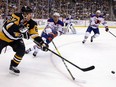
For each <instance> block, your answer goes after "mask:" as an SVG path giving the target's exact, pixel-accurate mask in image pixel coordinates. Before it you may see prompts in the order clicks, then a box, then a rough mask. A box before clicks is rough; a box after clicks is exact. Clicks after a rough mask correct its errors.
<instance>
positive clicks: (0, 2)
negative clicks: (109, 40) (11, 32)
mask: <svg viewBox="0 0 116 87" xmlns="http://www.w3.org/2000/svg"><path fill="white" fill-rule="evenodd" d="M109 2H110V1H109V0H20V5H19V0H8V9H7V11H8V13H7V12H6V8H7V7H6V6H7V3H6V0H0V8H1V9H0V15H2V16H4V15H6V14H7V15H10V14H12V13H14V12H18V11H20V10H19V6H20V8H21V7H22V6H24V5H28V6H30V7H31V8H32V9H33V12H34V18H45V19H46V18H48V17H50V16H51V14H53V13H54V12H55V11H57V12H59V13H61V15H62V16H64V17H65V16H67V14H70V15H72V16H73V18H75V19H77V18H78V19H88V18H89V16H90V14H93V13H94V12H95V11H96V10H101V12H103V14H104V13H105V14H108V15H107V18H109V19H110V17H111V12H110V10H109V8H110V6H111V5H110V3H109ZM113 5H114V9H113V10H114V15H115V14H116V2H115V3H113ZM2 18H4V17H2ZM109 19H108V20H109Z"/></svg>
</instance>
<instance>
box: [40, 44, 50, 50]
mask: <svg viewBox="0 0 116 87" xmlns="http://www.w3.org/2000/svg"><path fill="white" fill-rule="evenodd" d="M48 47H49V46H48V44H46V43H43V44H42V45H41V49H42V50H43V51H46V52H47V51H48Z"/></svg>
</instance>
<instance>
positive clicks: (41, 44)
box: [34, 36, 49, 51]
mask: <svg viewBox="0 0 116 87" xmlns="http://www.w3.org/2000/svg"><path fill="white" fill-rule="evenodd" d="M34 43H36V44H37V45H38V46H39V47H40V48H41V50H43V51H48V48H49V45H48V44H46V43H44V41H43V40H42V38H41V37H39V36H38V37H36V38H34Z"/></svg>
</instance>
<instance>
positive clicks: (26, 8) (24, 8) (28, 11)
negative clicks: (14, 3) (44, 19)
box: [21, 6, 32, 13]
mask: <svg viewBox="0 0 116 87" xmlns="http://www.w3.org/2000/svg"><path fill="white" fill-rule="evenodd" d="M21 12H22V13H24V12H25V13H32V9H31V8H30V7H28V6H23V7H22V8H21Z"/></svg>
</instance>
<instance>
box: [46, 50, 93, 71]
mask: <svg viewBox="0 0 116 87" xmlns="http://www.w3.org/2000/svg"><path fill="white" fill-rule="evenodd" d="M48 50H49V51H50V52H52V53H53V54H55V55H57V56H58V57H60V58H61V59H63V60H65V61H66V62H68V63H70V64H71V65H73V66H75V67H76V68H78V69H80V70H82V71H83V72H86V71H90V70H93V69H94V68H95V66H90V67H87V68H80V67H79V66H77V65H75V64H74V63H72V62H70V61H69V60H67V59H65V58H64V57H62V56H60V55H58V54H57V53H55V52H54V51H52V50H50V49H48Z"/></svg>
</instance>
